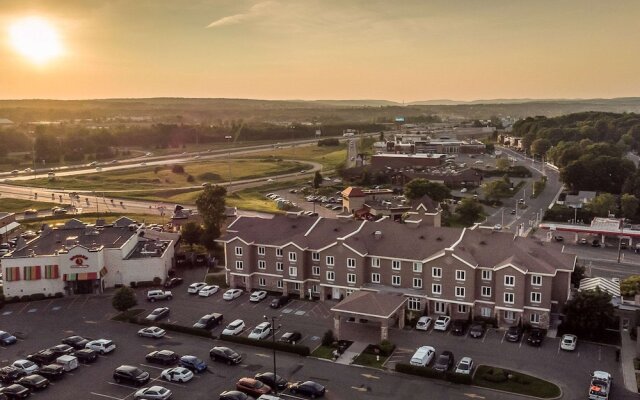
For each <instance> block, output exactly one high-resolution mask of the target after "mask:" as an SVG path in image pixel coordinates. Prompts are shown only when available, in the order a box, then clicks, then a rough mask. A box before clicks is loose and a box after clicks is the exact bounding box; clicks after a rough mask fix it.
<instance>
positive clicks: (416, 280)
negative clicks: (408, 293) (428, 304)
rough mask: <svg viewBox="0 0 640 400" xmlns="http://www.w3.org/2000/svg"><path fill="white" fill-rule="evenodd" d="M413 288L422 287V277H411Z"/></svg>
mask: <svg viewBox="0 0 640 400" xmlns="http://www.w3.org/2000/svg"><path fill="white" fill-rule="evenodd" d="M413 288H414V289H422V278H413Z"/></svg>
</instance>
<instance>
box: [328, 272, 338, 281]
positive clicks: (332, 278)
mask: <svg viewBox="0 0 640 400" xmlns="http://www.w3.org/2000/svg"><path fill="white" fill-rule="evenodd" d="M327 280H328V281H332V282H333V281H335V280H336V273H335V272H333V271H327Z"/></svg>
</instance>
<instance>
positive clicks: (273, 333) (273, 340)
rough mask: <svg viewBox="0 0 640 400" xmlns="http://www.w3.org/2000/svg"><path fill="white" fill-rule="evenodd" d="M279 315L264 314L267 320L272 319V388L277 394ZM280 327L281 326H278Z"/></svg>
mask: <svg viewBox="0 0 640 400" xmlns="http://www.w3.org/2000/svg"><path fill="white" fill-rule="evenodd" d="M277 318H278V317H276V316H275V315H272V316H271V317H267V316H266V315H265V316H264V320H265V321H267V322H268V321H269V320H271V340H272V342H273V387H272V388H271V389H273V393H274V394H275V395H277V394H278V379H277V376H278V375H277V374H276V319H277ZM278 328H280V327H278Z"/></svg>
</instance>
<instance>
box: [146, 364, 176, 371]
mask: <svg viewBox="0 0 640 400" xmlns="http://www.w3.org/2000/svg"><path fill="white" fill-rule="evenodd" d="M140 366H142V367H147V368H153V369H159V370H160V371H164V370H165V369H166V368H162V367H157V366H155V365H148V364H140ZM169 368H171V367H169Z"/></svg>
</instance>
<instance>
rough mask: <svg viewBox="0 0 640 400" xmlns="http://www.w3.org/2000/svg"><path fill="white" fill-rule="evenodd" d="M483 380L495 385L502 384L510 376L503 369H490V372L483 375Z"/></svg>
mask: <svg viewBox="0 0 640 400" xmlns="http://www.w3.org/2000/svg"><path fill="white" fill-rule="evenodd" d="M482 379H484V380H485V381H489V382H493V383H501V382H506V381H507V380H508V379H509V374H508V373H507V372H506V371H505V370H503V369H502V368H489V370H487V372H485V373H484V374H483V375H482Z"/></svg>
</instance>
